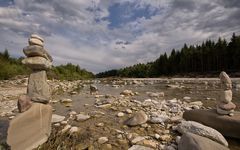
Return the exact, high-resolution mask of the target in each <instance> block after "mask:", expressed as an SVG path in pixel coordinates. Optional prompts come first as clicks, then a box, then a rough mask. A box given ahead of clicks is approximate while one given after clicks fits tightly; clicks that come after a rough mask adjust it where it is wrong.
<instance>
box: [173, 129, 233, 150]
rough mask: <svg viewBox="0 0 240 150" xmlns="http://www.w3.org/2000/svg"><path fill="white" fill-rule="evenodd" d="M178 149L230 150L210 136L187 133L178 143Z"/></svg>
mask: <svg viewBox="0 0 240 150" xmlns="http://www.w3.org/2000/svg"><path fill="white" fill-rule="evenodd" d="M178 150H229V149H228V148H227V147H225V146H223V145H221V144H219V143H217V142H214V141H213V140H210V139H208V138H205V137H202V136H199V135H196V134H192V133H185V134H184V135H183V136H182V137H181V140H180V142H179V143H178Z"/></svg>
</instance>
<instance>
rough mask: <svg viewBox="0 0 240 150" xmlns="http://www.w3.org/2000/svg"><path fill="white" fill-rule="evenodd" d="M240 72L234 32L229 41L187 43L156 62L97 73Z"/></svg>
mask: <svg viewBox="0 0 240 150" xmlns="http://www.w3.org/2000/svg"><path fill="white" fill-rule="evenodd" d="M222 70H224V71H227V72H231V73H234V72H240V36H237V35H235V34H234V33H233V35H232V37H231V39H230V41H229V42H227V41H226V40H225V39H222V38H219V39H218V40H217V41H212V40H207V41H204V42H203V43H202V44H201V45H187V44H184V46H183V47H182V48H181V49H180V50H175V49H173V50H172V51H171V53H170V54H169V55H167V53H164V54H161V55H160V56H159V57H158V58H157V59H156V60H155V61H153V62H149V63H146V64H141V63H140V64H135V65H133V66H130V67H126V68H122V69H119V70H109V71H105V72H102V73H99V74H97V75H96V76H97V77H99V78H101V77H136V78H137V77H141V78H144V77H160V76H174V75H185V74H193V75H194V74H200V75H204V74H218V73H219V71H222Z"/></svg>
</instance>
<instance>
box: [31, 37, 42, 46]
mask: <svg viewBox="0 0 240 150" xmlns="http://www.w3.org/2000/svg"><path fill="white" fill-rule="evenodd" d="M28 44H29V45H38V46H41V47H43V41H41V40H39V39H37V38H29V40H28Z"/></svg>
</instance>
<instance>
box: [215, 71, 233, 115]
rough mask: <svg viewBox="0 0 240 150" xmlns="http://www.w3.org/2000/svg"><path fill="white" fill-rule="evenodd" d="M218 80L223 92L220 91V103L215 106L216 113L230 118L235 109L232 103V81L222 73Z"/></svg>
mask: <svg viewBox="0 0 240 150" xmlns="http://www.w3.org/2000/svg"><path fill="white" fill-rule="evenodd" d="M219 78H220V81H221V87H222V88H223V91H221V97H220V102H219V103H218V104H217V113H218V114H220V115H230V116H232V115H233V112H234V109H235V108H236V105H235V104H234V103H232V81H231V79H230V78H229V76H228V75H227V74H226V72H224V71H223V72H221V73H220V75H219Z"/></svg>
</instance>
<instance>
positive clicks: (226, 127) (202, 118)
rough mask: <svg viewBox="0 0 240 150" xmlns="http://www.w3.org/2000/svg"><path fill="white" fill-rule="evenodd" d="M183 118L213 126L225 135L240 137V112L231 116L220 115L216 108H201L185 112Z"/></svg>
mask: <svg viewBox="0 0 240 150" xmlns="http://www.w3.org/2000/svg"><path fill="white" fill-rule="evenodd" d="M183 118H184V119H186V120H190V121H196V122H199V123H202V124H204V125H206V126H209V127H212V128H214V129H216V130H217V131H219V132H220V133H222V134H223V135H224V136H228V137H233V138H238V139H240V128H239V127H240V112H235V113H234V116H231V117H230V116H221V115H218V114H217V112H216V109H210V110H201V109H199V110H190V111H186V112H184V113H183Z"/></svg>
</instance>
